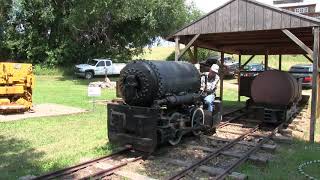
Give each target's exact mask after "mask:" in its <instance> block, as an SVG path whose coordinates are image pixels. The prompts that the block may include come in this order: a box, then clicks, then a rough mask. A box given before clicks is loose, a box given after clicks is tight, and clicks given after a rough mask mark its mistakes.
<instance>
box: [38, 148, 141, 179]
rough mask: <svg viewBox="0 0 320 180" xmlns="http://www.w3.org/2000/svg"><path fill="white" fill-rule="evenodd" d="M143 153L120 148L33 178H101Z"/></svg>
mask: <svg viewBox="0 0 320 180" xmlns="http://www.w3.org/2000/svg"><path fill="white" fill-rule="evenodd" d="M143 158H144V155H142V154H140V153H138V152H134V151H132V148H131V147H125V148H122V149H120V150H118V151H116V152H114V153H112V154H110V155H107V156H104V157H101V158H98V159H94V160H91V161H87V162H84V163H81V164H78V165H75V166H72V167H68V168H65V169H61V170H58V171H54V172H50V173H48V174H45V175H41V176H38V177H35V178H34V179H33V180H50V179H81V180H82V179H83V180H84V179H90V180H91V179H101V178H106V177H109V176H111V175H113V174H114V172H115V171H116V170H118V169H120V168H122V167H124V166H126V165H128V164H129V163H131V162H135V161H139V160H142V159H143Z"/></svg>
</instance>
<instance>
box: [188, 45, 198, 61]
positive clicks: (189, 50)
mask: <svg viewBox="0 0 320 180" xmlns="http://www.w3.org/2000/svg"><path fill="white" fill-rule="evenodd" d="M187 52H188V54H189V57H190V60H191V63H192V64H196V63H197V62H196V60H195V57H194V54H193V52H192V51H191V49H190V48H189V49H188V51H187Z"/></svg>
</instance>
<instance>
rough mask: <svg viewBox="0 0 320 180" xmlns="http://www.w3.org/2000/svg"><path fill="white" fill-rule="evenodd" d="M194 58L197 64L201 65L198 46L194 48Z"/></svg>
mask: <svg viewBox="0 0 320 180" xmlns="http://www.w3.org/2000/svg"><path fill="white" fill-rule="evenodd" d="M193 56H194V58H195V60H196V63H199V59H198V47H197V46H194V47H193Z"/></svg>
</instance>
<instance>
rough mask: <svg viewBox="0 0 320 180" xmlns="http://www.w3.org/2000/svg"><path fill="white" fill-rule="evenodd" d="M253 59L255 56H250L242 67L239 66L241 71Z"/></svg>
mask: <svg viewBox="0 0 320 180" xmlns="http://www.w3.org/2000/svg"><path fill="white" fill-rule="evenodd" d="M254 57H255V55H252V56H251V57H250V58H249V59H248V60H247V61H246V62H245V63H244V64H243V65H242V66H240V69H239V70H241V69H243V68H244V67H245V66H246V65H247V64H248V63H249V62H250V61H251V60H252V59H253V58H254Z"/></svg>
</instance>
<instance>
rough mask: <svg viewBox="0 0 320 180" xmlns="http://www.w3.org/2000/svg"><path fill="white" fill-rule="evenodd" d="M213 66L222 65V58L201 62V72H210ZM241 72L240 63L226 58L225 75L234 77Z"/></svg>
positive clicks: (210, 58)
mask: <svg viewBox="0 0 320 180" xmlns="http://www.w3.org/2000/svg"><path fill="white" fill-rule="evenodd" d="M212 64H218V65H220V64H221V58H220V57H218V56H215V57H209V58H208V59H207V60H205V61H203V62H200V71H201V72H209V70H210V67H211V66H212ZM238 70H239V63H238V62H236V61H235V60H234V59H232V58H231V57H225V58H224V75H226V76H234V75H235V74H236V73H237V72H238Z"/></svg>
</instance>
